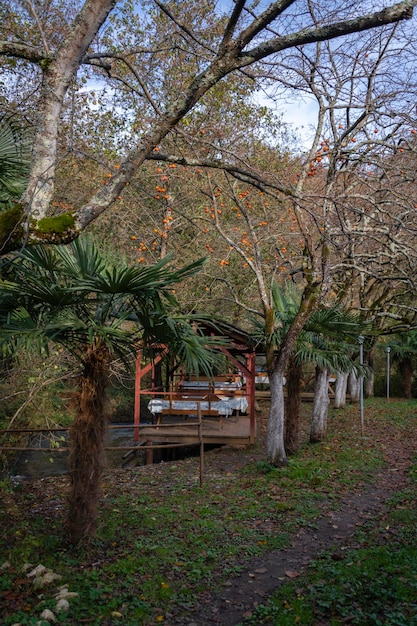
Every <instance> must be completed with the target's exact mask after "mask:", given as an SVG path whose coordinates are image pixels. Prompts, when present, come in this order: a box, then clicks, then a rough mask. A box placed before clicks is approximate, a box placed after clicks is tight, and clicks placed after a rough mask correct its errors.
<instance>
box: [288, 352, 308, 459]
mask: <svg viewBox="0 0 417 626" xmlns="http://www.w3.org/2000/svg"><path fill="white" fill-rule="evenodd" d="M302 371H303V370H302V366H301V365H297V364H295V363H294V360H293V359H290V363H289V366H288V373H287V414H286V418H285V435H284V445H285V450H286V451H287V453H288V454H295V453H296V452H297V451H298V448H299V445H300V388H301V376H302Z"/></svg>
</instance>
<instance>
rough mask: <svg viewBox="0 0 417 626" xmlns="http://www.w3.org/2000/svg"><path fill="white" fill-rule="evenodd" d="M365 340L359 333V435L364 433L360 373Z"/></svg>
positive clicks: (361, 377)
mask: <svg viewBox="0 0 417 626" xmlns="http://www.w3.org/2000/svg"><path fill="white" fill-rule="evenodd" d="M364 341H365V337H364V336H363V335H359V337H358V343H359V364H360V366H361V373H360V376H359V410H360V416H361V435H362V437H363V434H364V417H363V374H362V366H363V342H364Z"/></svg>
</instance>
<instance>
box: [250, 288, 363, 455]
mask: <svg viewBox="0 0 417 626" xmlns="http://www.w3.org/2000/svg"><path fill="white" fill-rule="evenodd" d="M272 302H273V311H274V333H273V335H271V337H270V338H269V340H270V341H271V342H272V343H273V345H274V346H275V349H276V350H278V349H279V348H280V346H281V344H282V342H283V340H284V338H285V336H286V333H287V332H288V329H289V328H290V326H291V324H292V322H293V320H294V318H295V316H296V314H297V311H298V309H299V306H300V295H299V293H298V291H297V289H296V287H295V285H294V284H293V283H287V284H285V286H284V287H283V288H280V287H279V286H278V285H277V283H274V284H273V286H272ZM254 327H255V336H256V337H257V339H258V341H259V342H262V343H263V342H264V341H265V334H264V324H263V323H262V322H261V321H258V320H255V321H254ZM361 327H362V322H361V320H360V317H359V316H358V315H356V314H353V313H350V312H347V311H345V310H344V309H343V308H342V307H341V306H340V305H339V304H336V305H334V306H332V307H328V308H321V309H317V310H316V311H314V312H313V313H312V314H311V315H310V317H309V319H308V320H307V322H306V324H305V325H304V327H303V329H302V330H301V331H300V333H299V335H298V337H297V340H296V342H295V345H294V349H293V350H292V352H291V354H290V358H289V364H288V368H287V382H286V386H287V403H286V412H285V433H284V445H285V450H286V452H287V453H288V454H294V453H295V452H296V451H297V450H298V446H299V421H300V393H301V380H302V373H303V364H304V363H306V362H310V363H312V362H313V363H316V364H317V368H318V373H319V372H322V374H321V378H323V377H325V379H326V387H325V391H326V395H323V394H321V395H319V393H317V395H316V397H315V405H314V406H313V420H312V430H311V435H310V440H311V441H312V442H313V441H318V440H321V438H322V436H323V432H324V431H325V415H327V405H326V404H325V399H326V397H327V402H328V395H327V374H325V372H326V371H327V370H330V371H332V372H335V371H340V370H349V369H351V368H352V367H353V364H352V360H351V358H350V356H351V354H352V344H351V342H352V341H355V340H356V337H357V335H358V334H359V332H360V330H361ZM316 388H317V391H318V389H319V388H320V385H319V384H317V385H316ZM319 398H321V402H319ZM319 425H320V426H319Z"/></svg>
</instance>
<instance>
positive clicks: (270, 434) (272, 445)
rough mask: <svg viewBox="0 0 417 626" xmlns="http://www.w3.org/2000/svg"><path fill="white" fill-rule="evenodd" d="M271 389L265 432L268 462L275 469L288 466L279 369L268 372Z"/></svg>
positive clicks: (282, 384)
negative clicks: (266, 429)
mask: <svg viewBox="0 0 417 626" xmlns="http://www.w3.org/2000/svg"><path fill="white" fill-rule="evenodd" d="M268 376H269V386H270V389H271V406H270V410H269V419H268V431H267V442H266V447H267V458H268V462H269V463H272V465H275V466H276V467H282V466H284V465H288V459H287V456H286V453H285V446H284V416H285V408H284V373H283V372H282V371H280V370H279V369H275V370H273V371H269V372H268Z"/></svg>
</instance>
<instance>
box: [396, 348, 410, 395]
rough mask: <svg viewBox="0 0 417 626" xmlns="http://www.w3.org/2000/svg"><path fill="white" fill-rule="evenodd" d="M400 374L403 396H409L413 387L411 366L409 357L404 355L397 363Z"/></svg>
mask: <svg viewBox="0 0 417 626" xmlns="http://www.w3.org/2000/svg"><path fill="white" fill-rule="evenodd" d="M399 369H400V374H401V377H402V383H403V393H404V397H405V398H411V397H412V395H413V393H412V388H413V366H412V363H411V359H410V358H409V357H406V358H405V359H402V361H400V363H399Z"/></svg>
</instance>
